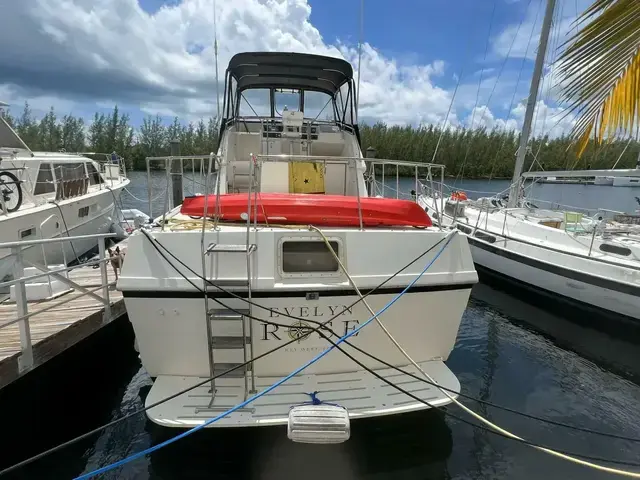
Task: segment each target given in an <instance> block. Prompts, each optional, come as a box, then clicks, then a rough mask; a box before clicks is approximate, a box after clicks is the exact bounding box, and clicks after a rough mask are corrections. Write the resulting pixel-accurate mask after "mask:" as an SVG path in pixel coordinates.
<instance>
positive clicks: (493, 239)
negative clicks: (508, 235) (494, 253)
mask: <svg viewBox="0 0 640 480" xmlns="http://www.w3.org/2000/svg"><path fill="white" fill-rule="evenodd" d="M475 237H476V238H479V239H480V240H484V241H485V242H489V243H496V237H494V236H493V235H488V234H486V233H484V232H481V231H480V230H478V231H477V232H476V233H475Z"/></svg>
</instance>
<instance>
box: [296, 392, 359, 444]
mask: <svg viewBox="0 0 640 480" xmlns="http://www.w3.org/2000/svg"><path fill="white" fill-rule="evenodd" d="M306 395H309V397H311V401H310V402H305V403H303V404H301V405H295V406H292V407H291V409H290V410H289V420H288V422H287V436H288V437H289V439H290V440H292V441H294V442H298V443H325V444H327V443H342V442H345V441H347V440H348V439H349V437H350V436H351V425H350V421H349V412H348V411H347V409H346V408H345V407H342V406H340V405H337V404H334V403H327V402H323V401H322V400H320V399H319V398H318V392H317V391H316V392H312V393H306Z"/></svg>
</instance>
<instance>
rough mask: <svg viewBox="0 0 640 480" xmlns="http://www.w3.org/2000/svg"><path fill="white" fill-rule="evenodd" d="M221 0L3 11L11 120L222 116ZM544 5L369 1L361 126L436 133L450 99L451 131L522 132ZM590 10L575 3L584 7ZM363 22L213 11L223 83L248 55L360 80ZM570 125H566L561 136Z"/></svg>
mask: <svg viewBox="0 0 640 480" xmlns="http://www.w3.org/2000/svg"><path fill="white" fill-rule="evenodd" d="M557 1H558V7H557V9H556V19H557V23H556V24H557V29H556V30H557V32H556V37H558V38H562V39H565V38H566V37H565V35H566V33H567V32H568V31H569V30H570V28H569V25H570V23H571V21H572V20H573V19H574V18H575V14H576V0H557ZM213 3H214V1H213V0H172V1H169V2H165V1H162V0H100V1H95V0H22V1H21V2H12V3H10V4H8V5H5V6H4V7H3V15H2V17H1V18H0V41H2V42H3V44H4V45H11V48H8V49H3V50H2V51H0V65H2V66H3V68H2V69H0V99H2V100H4V101H7V102H9V103H11V104H12V105H15V107H14V108H13V109H12V110H13V111H14V113H15V112H16V111H19V110H21V106H22V104H23V103H24V101H25V100H28V101H29V102H30V103H31V105H32V106H33V109H34V111H35V112H36V113H37V114H42V113H43V112H44V111H46V110H47V109H48V107H49V106H50V105H53V106H54V107H55V108H56V110H57V111H58V112H59V114H60V115H63V114H65V113H73V114H75V115H83V116H90V115H92V114H93V113H94V112H95V111H108V110H110V109H111V108H112V107H113V105H114V104H118V106H119V107H120V108H121V110H124V111H126V112H127V113H129V114H130V115H131V117H132V119H133V121H134V123H139V122H140V121H141V120H142V118H143V117H144V116H145V115H155V114H160V115H162V116H163V117H164V118H166V119H167V121H168V120H169V119H170V118H171V117H173V116H174V115H178V116H179V117H180V118H181V119H183V120H184V121H195V120H197V119H198V118H201V117H208V116H210V115H215V80H214V79H215V76H214V64H213V52H212V47H211V43H212V37H213ZM544 3H545V2H544V0H421V1H419V0H395V1H386V0H365V6H364V12H365V13H364V40H365V45H364V48H363V52H364V53H363V62H362V78H361V81H362V88H361V112H362V113H361V121H367V122H372V121H377V120H381V121H385V122H387V123H391V124H414V125H416V124H425V123H442V122H443V121H444V119H445V116H446V112H447V111H448V109H449V105H450V104H451V103H452V102H453V108H452V111H451V114H450V116H449V119H448V120H449V122H450V123H452V124H458V125H469V124H470V122H471V119H472V118H473V119H474V125H484V126H487V127H489V128H492V127H496V128H512V129H517V128H519V125H520V123H521V120H522V117H523V114H524V105H523V102H524V100H525V97H526V95H527V94H528V85H529V82H530V76H531V70H532V66H533V56H534V54H535V53H534V49H535V45H536V44H537V39H538V33H539V26H540V23H541V20H542V16H543V12H544ZM588 3H589V0H578V2H577V4H578V7H579V9H583V8H584V7H586V6H587V5H588ZM359 11H360V0H233V1H224V0H217V10H216V12H217V24H218V38H219V42H220V43H219V44H220V62H219V69H220V73H221V78H222V76H223V75H222V73H223V72H224V68H225V66H226V63H227V62H228V60H229V58H230V57H231V56H232V55H233V54H235V53H238V52H239V51H250V50H284V51H302V52H313V53H319V54H325V55H331V56H341V57H344V58H346V59H347V60H349V61H351V62H352V64H353V66H354V70H355V69H356V68H357V65H356V62H357V42H358V36H359ZM16 18H20V22H16V21H15V19H16ZM18 26H19V27H20V28H18ZM532 33H533V36H532V37H531V35H532ZM530 38H532V39H533V40H532V42H531V43H530V42H529V39H530ZM552 43H554V44H557V42H556V41H555V40H553V39H552ZM527 47H528V53H527V54H526V55H525V51H526V50H527ZM485 49H487V58H486V59H485V58H484V57H485ZM507 53H509V55H508V56H507ZM548 56H552V54H551V53H549V54H548ZM483 68H484V69H485V70H484V72H483V73H482V74H481V73H480V71H481V70H482V69H483ZM521 69H522V71H521ZM519 74H520V75H521V79H520V82H519V83H518V85H517V88H516V83H517V82H516V80H517V77H518V75H519ZM460 75H462V78H461V80H460V86H459V89H458V91H457V93H456V96H455V97H454V90H455V87H456V83H457V82H458V78H460ZM480 75H482V77H483V78H482V80H483V82H482V88H481V90H480V95H479V96H478V95H477V89H478V81H479V80H480ZM545 82H546V83H545V84H546V87H545V85H543V91H542V93H541V103H540V104H539V114H540V115H539V116H540V118H541V119H542V118H543V117H544V118H547V117H549V118H553V117H554V116H555V117H557V116H558V114H559V113H561V112H562V106H561V105H558V103H557V92H556V91H555V90H553V89H549V88H548V87H549V86H550V85H551V84H555V83H556V82H555V81H554V80H553V79H552V78H551V75H549V76H548V78H547V79H546V80H545ZM545 88H546V90H545ZM512 100H513V101H512ZM476 102H477V106H476V110H475V115H474V114H473V108H474V105H476ZM571 122H572V119H571V118H569V119H566V120H565V121H564V123H562V124H560V125H558V126H557V127H556V129H555V131H556V133H558V134H559V133H561V132H563V131H566V130H567V129H568V128H570V126H571ZM540 123H541V125H539V126H538V129H539V130H540V131H543V130H544V129H545V128H543V126H542V122H540ZM552 123H553V122H552V121H549V122H548V123H547V124H546V125H547V126H546V129H547V130H548V128H549V126H550V125H552Z"/></svg>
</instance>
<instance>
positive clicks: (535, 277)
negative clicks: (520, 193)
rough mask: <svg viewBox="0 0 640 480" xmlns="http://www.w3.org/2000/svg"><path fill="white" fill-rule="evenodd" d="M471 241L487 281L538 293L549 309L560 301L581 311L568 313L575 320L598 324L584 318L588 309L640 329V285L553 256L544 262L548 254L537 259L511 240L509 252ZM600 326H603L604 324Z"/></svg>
mask: <svg viewBox="0 0 640 480" xmlns="http://www.w3.org/2000/svg"><path fill="white" fill-rule="evenodd" d="M468 240H469V245H470V247H471V255H472V257H473V260H474V263H475V265H476V268H477V269H478V272H479V273H480V274H481V276H482V278H483V279H490V280H494V281H496V280H497V281H500V282H502V283H507V284H508V285H509V286H512V287H519V288H520V289H522V288H524V289H526V290H529V291H536V292H537V293H540V294H542V295H543V296H544V297H546V298H547V299H548V300H545V302H547V301H548V302H549V303H548V304H547V305H546V306H549V307H551V306H552V305H551V303H557V301H558V300H560V301H563V302H564V303H565V304H567V305H569V307H570V308H580V310H582V312H580V313H578V312H577V311H573V312H571V311H569V312H565V313H568V314H569V315H570V316H573V317H574V318H580V319H581V320H589V321H591V320H593V321H596V320H597V319H595V318H587V317H584V315H582V314H583V313H584V311H585V310H586V311H587V312H589V313H593V314H596V315H597V316H598V318H602V316H608V317H611V318H614V319H615V320H616V322H617V323H619V324H630V325H635V326H638V327H640V286H633V285H627V284H621V283H619V282H614V281H606V280H605V279H603V278H602V277H598V276H596V275H589V274H586V273H582V272H578V271H576V270H574V269H570V268H566V267H565V266H562V265H563V264H562V263H555V262H553V260H552V259H551V258H550V257H549V258H547V261H544V260H542V259H541V257H544V256H545V253H546V252H542V251H539V252H537V253H536V256H535V258H534V257H533V256H532V255H526V254H524V252H523V253H518V252H517V251H515V250H516V249H514V248H513V244H514V242H511V241H510V242H509V247H510V249H509V251H507V250H505V249H499V248H497V247H494V246H493V245H491V244H488V243H487V242H483V241H482V240H478V239H476V238H473V237H468ZM523 247H525V248H522V250H525V249H526V248H527V247H529V246H528V245H523ZM533 248H535V247H533ZM538 250H543V249H538ZM547 256H548V255H547ZM567 257H568V256H567ZM565 265H566V264H565ZM542 306H543V307H544V306H545V305H544V304H543V305H542ZM571 314H575V315H571ZM596 323H598V324H601V322H600V321H597V322H596ZM610 326H612V325H610Z"/></svg>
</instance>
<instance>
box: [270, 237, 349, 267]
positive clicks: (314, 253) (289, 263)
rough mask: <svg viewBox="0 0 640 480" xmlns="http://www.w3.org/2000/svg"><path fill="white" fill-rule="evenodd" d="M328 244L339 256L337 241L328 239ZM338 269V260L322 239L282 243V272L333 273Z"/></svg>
mask: <svg viewBox="0 0 640 480" xmlns="http://www.w3.org/2000/svg"><path fill="white" fill-rule="evenodd" d="M329 244H330V245H331V248H333V250H334V251H335V252H336V254H337V255H338V256H339V255H340V249H339V246H338V242H336V241H330V242H329ZM339 269H340V265H338V261H337V260H336V258H335V257H334V256H333V253H331V252H330V251H329V249H328V248H327V245H326V244H325V243H324V242H323V241H301V242H300V241H298V242H296V241H287V242H283V244H282V271H283V272H284V273H320V272H325V273H334V272H337V271H338V270H339Z"/></svg>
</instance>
